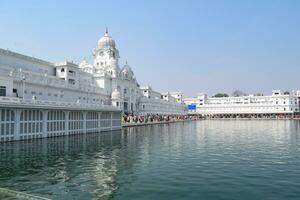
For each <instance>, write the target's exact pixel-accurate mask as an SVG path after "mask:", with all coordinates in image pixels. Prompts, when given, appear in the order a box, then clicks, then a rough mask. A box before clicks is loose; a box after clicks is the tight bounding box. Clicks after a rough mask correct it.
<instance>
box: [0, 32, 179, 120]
mask: <svg viewBox="0 0 300 200" xmlns="http://www.w3.org/2000/svg"><path fill="white" fill-rule="evenodd" d="M119 58H120V56H119V50H118V49H117V48H116V43H115V41H114V40H113V39H112V38H111V36H110V35H109V34H108V32H107V31H106V32H105V34H104V36H103V37H102V38H101V39H100V40H99V41H98V44H97V46H96V48H95V49H94V51H93V63H88V62H87V60H83V61H82V62H81V63H80V64H79V65H77V64H74V63H72V62H67V61H65V62H60V63H51V62H48V61H44V60H41V59H37V58H34V57H30V56H26V55H22V54H19V53H15V52H12V51H9V50H4V49H0V96H7V97H15V98H22V99H37V100H47V101H55V102H74V103H75V102H76V103H85V104H95V105H112V106H114V107H116V108H119V109H120V110H123V111H124V112H125V113H135V114H148V113H149V114H150V113H151V114H184V113H185V106H184V104H183V103H182V102H181V101H178V100H176V98H174V97H173V96H172V95H168V98H164V96H163V95H162V94H160V93H159V92H155V91H153V90H152V89H151V87H140V85H139V84H138V82H137V80H136V78H135V76H134V73H133V71H132V69H131V68H130V66H129V65H128V64H127V63H126V64H125V65H124V66H123V67H120V65H119ZM146 88H147V89H146Z"/></svg>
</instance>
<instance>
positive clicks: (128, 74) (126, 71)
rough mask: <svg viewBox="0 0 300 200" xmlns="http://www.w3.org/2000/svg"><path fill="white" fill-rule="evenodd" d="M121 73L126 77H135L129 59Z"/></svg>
mask: <svg viewBox="0 0 300 200" xmlns="http://www.w3.org/2000/svg"><path fill="white" fill-rule="evenodd" d="M121 73H122V75H123V76H124V77H125V78H130V79H131V78H133V71H132V69H131V67H130V66H129V65H128V64H127V61H126V64H125V65H124V67H123V68H122V70H121Z"/></svg>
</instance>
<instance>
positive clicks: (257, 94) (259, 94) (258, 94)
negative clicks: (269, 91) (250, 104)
mask: <svg viewBox="0 0 300 200" xmlns="http://www.w3.org/2000/svg"><path fill="white" fill-rule="evenodd" d="M255 96H264V94H263V93H259V92H258V93H256V94H255Z"/></svg>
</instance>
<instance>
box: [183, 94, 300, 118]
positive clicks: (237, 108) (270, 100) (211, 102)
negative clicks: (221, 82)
mask: <svg viewBox="0 0 300 200" xmlns="http://www.w3.org/2000/svg"><path fill="white" fill-rule="evenodd" d="M299 97H300V91H299V90H298V91H292V92H290V93H283V92H282V91H281V90H273V91H272V95H270V96H255V95H248V96H241V97H207V95H205V94H203V93H202V94H199V95H198V96H197V97H196V98H186V99H184V100H183V101H184V102H185V104H186V106H187V107H189V108H190V109H189V113H197V114H202V115H226V114H229V115H235V114H245V115H248V114H249V115H251V114H294V113H299V109H300V107H299V102H300V100H299Z"/></svg>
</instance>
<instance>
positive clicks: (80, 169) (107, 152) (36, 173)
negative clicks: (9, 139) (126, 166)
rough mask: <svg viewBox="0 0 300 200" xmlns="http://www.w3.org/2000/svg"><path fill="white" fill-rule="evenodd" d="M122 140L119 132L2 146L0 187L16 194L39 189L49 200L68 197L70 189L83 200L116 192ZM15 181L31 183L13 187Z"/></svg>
mask: <svg viewBox="0 0 300 200" xmlns="http://www.w3.org/2000/svg"><path fill="white" fill-rule="evenodd" d="M121 137H122V134H121V132H120V131H114V132H107V133H103V134H88V135H73V136H67V137H53V138H47V139H44V140H35V141H34V142H32V141H21V142H16V143H3V144H2V145H1V147H0V178H1V187H6V188H11V189H14V190H17V191H31V190H35V191H38V190H39V189H41V190H42V191H44V192H43V193H45V194H47V193H48V194H51V196H49V198H51V199H52V198H54V197H55V196H60V197H62V198H63V197H64V196H68V192H67V191H69V190H77V191H81V192H80V193H82V194H83V196H82V199H85V198H88V199H92V197H91V198H89V197H85V196H84V195H85V194H87V193H92V194H93V195H94V196H95V197H96V198H99V197H100V196H101V197H103V196H106V195H110V194H111V192H112V191H113V190H115V189H116V185H115V178H116V175H117V171H118V170H119V169H118V168H117V162H118V161H117V159H118V154H119V150H120V149H121V145H122V144H121ZM7 169H9V170H7ZM15 180H18V181H22V180H24V181H25V180H30V182H27V183H26V185H17V186H16V185H15ZM37 183H38V184H37ZM81 183H84V184H81ZM53 188H56V189H54V190H53ZM57 188H59V189H57ZM45 191H46V192H45ZM29 193H31V192H29ZM78 195H80V194H78ZM77 198H79V197H78V196H77V197H76V199H77ZM93 198H94V197H93ZM74 199H75V197H74Z"/></svg>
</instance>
